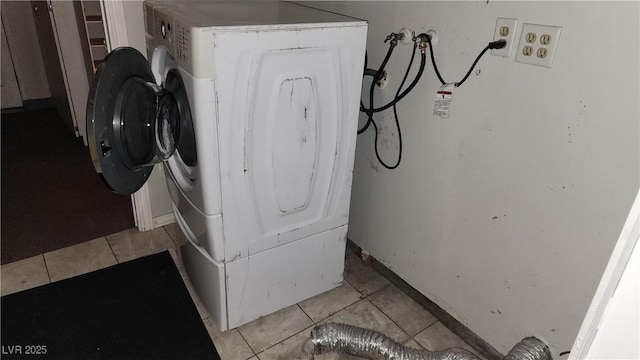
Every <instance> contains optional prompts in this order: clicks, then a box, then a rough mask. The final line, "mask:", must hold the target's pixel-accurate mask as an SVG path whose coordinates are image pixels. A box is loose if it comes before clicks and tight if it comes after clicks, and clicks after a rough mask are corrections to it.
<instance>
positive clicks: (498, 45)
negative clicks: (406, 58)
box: [427, 36, 507, 87]
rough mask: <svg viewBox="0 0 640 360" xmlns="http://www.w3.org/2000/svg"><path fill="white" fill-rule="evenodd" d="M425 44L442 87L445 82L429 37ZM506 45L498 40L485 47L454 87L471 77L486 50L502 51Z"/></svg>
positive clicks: (504, 41)
mask: <svg viewBox="0 0 640 360" xmlns="http://www.w3.org/2000/svg"><path fill="white" fill-rule="evenodd" d="M427 42H428V43H429V53H430V54H431V63H432V64H433V70H434V71H435V72H436V76H438V80H440V83H441V84H442V85H444V84H446V83H447V82H446V81H444V79H443V78H442V75H440V71H439V70H438V65H436V59H435V57H434V55H433V46H431V37H430V36H427ZM506 45H507V42H506V40H498V41H492V42H490V43H489V44H488V45H487V46H485V48H484V49H483V50H482V51H481V52H480V54H479V55H478V56H477V57H476V60H475V61H474V62H473V64H472V65H471V67H470V68H469V71H467V74H466V75H465V76H464V77H463V78H462V80H460V81H458V82H457V83H456V87H460V86H462V84H464V82H465V81H467V78H468V77H469V75H471V72H472V71H473V69H474V68H475V67H476V65H477V64H478V61H480V58H482V56H483V55H484V54H485V53H486V52H487V50H489V49H502V48H504V47H505V46H506Z"/></svg>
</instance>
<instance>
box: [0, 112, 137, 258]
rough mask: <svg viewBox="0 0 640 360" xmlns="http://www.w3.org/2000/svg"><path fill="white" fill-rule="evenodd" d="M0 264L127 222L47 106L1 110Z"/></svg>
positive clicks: (120, 199) (126, 204)
mask: <svg viewBox="0 0 640 360" xmlns="http://www.w3.org/2000/svg"><path fill="white" fill-rule="evenodd" d="M1 124H2V169H1V171H2V172H1V174H2V226H1V235H2V241H1V244H2V248H1V250H2V256H1V257H2V264H5V263H8V262H12V261H16V260H21V259H24V258H27V257H30V256H34V255H37V254H42V253H45V252H48V251H52V250H56V249H60V248H63V247H66V246H69V245H74V244H77V243H80V242H84V241H87V240H92V239H95V238H98V237H101V236H105V235H109V234H113V233H116V232H118V231H122V230H125V229H129V228H132V227H134V222H133V210H132V207H131V199H130V197H129V196H122V195H116V194H114V193H112V192H111V191H109V189H107V187H106V186H105V185H104V184H103V183H102V181H101V180H100V178H99V177H98V175H97V174H96V172H95V170H94V168H93V164H92V163H91V156H90V155H89V149H88V148H87V147H85V146H84V145H83V144H82V140H81V139H80V138H76V137H75V136H73V134H72V133H71V131H70V130H69V129H68V128H66V127H65V125H64V123H63V122H62V120H60V119H59V118H58V115H57V113H56V111H55V110H54V109H44V110H33V111H23V112H17V113H12V114H3V115H2V119H1Z"/></svg>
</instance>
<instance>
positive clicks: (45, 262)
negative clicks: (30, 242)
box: [40, 253, 53, 284]
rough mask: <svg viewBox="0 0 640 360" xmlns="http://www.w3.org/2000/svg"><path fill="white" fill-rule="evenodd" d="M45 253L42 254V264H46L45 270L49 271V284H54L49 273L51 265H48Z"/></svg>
mask: <svg viewBox="0 0 640 360" xmlns="http://www.w3.org/2000/svg"><path fill="white" fill-rule="evenodd" d="M44 254H45V253H42V254H40V256H42V262H43V263H44V269H45V270H46V271H47V278H48V279H49V284H52V283H53V281H51V273H49V265H47V258H45V257H44Z"/></svg>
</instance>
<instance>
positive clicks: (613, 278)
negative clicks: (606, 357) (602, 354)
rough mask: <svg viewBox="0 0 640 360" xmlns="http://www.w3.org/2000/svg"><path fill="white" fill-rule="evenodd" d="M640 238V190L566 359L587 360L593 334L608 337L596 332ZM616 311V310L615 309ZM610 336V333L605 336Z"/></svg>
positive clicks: (593, 337) (594, 336)
mask: <svg viewBox="0 0 640 360" xmlns="http://www.w3.org/2000/svg"><path fill="white" fill-rule="evenodd" d="M639 237H640V191H639V192H638V194H637V195H636V198H635V201H634V202H633V205H632V206H631V210H630V211H629V215H628V216H627V220H626V222H625V224H624V226H623V227H622V231H621V232H620V237H619V238H618V241H617V242H616V245H615V247H614V248H613V252H612V253H611V257H610V258H609V263H608V264H607V267H606V268H605V270H604V274H603V275H602V278H601V280H600V284H599V285H598V288H597V290H596V292H595V295H594V296H593V300H592V301H591V305H590V306H589V309H588V310H587V314H586V316H585V318H584V321H583V322H582V326H581V327H580V331H578V336H577V337H576V340H575V342H574V344H573V348H572V349H571V353H570V354H569V358H568V359H569V360H577V359H586V358H588V357H589V356H590V353H589V351H590V350H591V346H592V345H593V343H594V340H595V339H596V335H599V336H603V335H604V336H606V335H607V334H602V333H598V330H599V329H600V327H601V325H602V322H603V320H604V319H605V318H606V317H607V311H608V310H609V309H608V308H609V305H610V304H611V301H612V298H613V296H614V295H615V293H616V290H617V287H618V284H619V283H620V280H621V278H622V276H623V274H625V271H629V270H628V266H627V265H628V264H629V259H630V258H631V254H632V253H633V251H634V249H635V251H640V249H636V247H637V244H638V238H639ZM616 310H617V309H616ZM608 335H611V334H608Z"/></svg>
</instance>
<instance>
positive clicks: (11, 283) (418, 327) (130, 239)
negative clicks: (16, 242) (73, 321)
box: [0, 224, 475, 360]
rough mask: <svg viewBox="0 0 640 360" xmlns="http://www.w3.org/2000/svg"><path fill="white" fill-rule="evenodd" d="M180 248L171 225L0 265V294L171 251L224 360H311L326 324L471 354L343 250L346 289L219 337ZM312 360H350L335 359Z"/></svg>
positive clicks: (333, 356) (180, 241)
mask: <svg viewBox="0 0 640 360" xmlns="http://www.w3.org/2000/svg"><path fill="white" fill-rule="evenodd" d="M183 243H184V238H183V237H181V236H180V233H179V232H178V230H177V228H176V226H175V224H172V225H168V226H165V227H163V228H158V229H156V230H153V231H149V232H145V233H140V232H138V231H137V230H135V229H131V230H126V231H123V232H120V233H117V234H113V235H109V236H106V237H102V238H98V239H94V240H91V241H87V242H85V243H81V244H78V245H74V246H70V247H67V248H64V249H60V250H56V251H52V252H48V253H45V254H42V255H38V256H34V257H31V258H28V259H24V260H21V261H16V262H14V263H10V264H5V265H2V267H1V269H0V287H1V294H2V295H7V294H11V293H15V292H18V291H22V290H26V289H30V288H33V287H37V286H40V285H44V284H47V283H50V282H55V281H58V280H62V279H66V278H70V277H73V276H77V275H81V274H85V273H88V272H91V271H95V270H99V269H102V268H105V267H108V266H112V265H115V264H117V263H121V262H125V261H129V260H133V259H136V258H139V257H142V256H146V255H150V254H154V253H158V252H161V251H164V250H169V252H170V253H171V256H172V257H173V259H174V261H175V262H176V265H177V266H178V270H179V271H180V273H181V274H182V277H183V279H185V284H186V285H187V289H189V292H190V293H191V294H192V297H194V303H195V304H196V307H197V309H198V312H199V313H200V315H201V317H202V320H203V322H204V325H205V326H206V328H207V331H208V332H209V335H210V336H211V339H212V340H213V342H214V344H215V345H216V348H217V349H218V352H219V353H220V356H221V357H222V359H223V360H247V359H250V360H272V359H287V360H294V359H309V358H310V353H311V350H312V346H311V344H310V342H309V340H310V332H311V329H312V328H313V326H315V325H316V324H322V323H326V322H329V321H335V322H343V323H347V324H351V325H355V326H360V327H364V328H369V329H374V330H376V331H379V332H381V333H383V334H386V335H387V336H389V337H391V338H393V339H394V340H396V341H399V342H401V343H403V344H405V345H407V346H411V347H414V348H422V349H428V350H442V349H445V348H449V347H462V348H466V349H468V350H470V351H472V352H474V353H475V351H474V350H473V349H472V348H471V347H470V346H469V345H467V344H466V343H465V342H464V341H462V340H461V339H460V338H458V337H457V336H456V335H455V334H454V333H452V332H451V331H449V330H448V329H447V328H446V327H445V326H444V325H443V324H442V323H440V322H439V321H438V320H437V319H436V318H435V317H434V316H433V315H431V314H430V313H429V312H427V311H426V310H425V309H423V308H422V307H421V306H420V305H418V304H417V303H416V302H415V301H413V300H412V299H411V298H409V297H408V296H407V295H406V294H405V293H404V292H402V291H401V290H400V289H398V288H397V287H396V286H395V285H393V284H390V283H389V281H388V280H387V279H385V278H384V277H383V276H381V275H380V274H378V273H377V272H376V271H375V270H374V269H373V268H372V267H370V266H366V265H365V264H364V263H363V262H362V261H361V260H360V259H359V258H358V256H357V255H356V254H354V253H353V251H351V250H350V249H347V256H346V258H345V282H344V283H343V285H342V286H340V287H338V288H336V289H333V290H330V291H327V292H326V293H324V294H320V295H318V296H316V297H313V298H311V299H308V300H305V301H302V302H300V303H298V304H296V305H293V306H290V307H288V308H285V309H282V310H280V311H277V312H275V313H273V314H271V315H267V316H265V317H262V318H260V319H258V320H255V321H253V322H251V323H249V324H246V325H243V326H240V327H239V328H237V329H233V330H230V331H226V332H223V333H221V332H220V331H218V329H216V328H215V326H214V325H213V323H212V322H211V319H210V318H209V315H208V314H207V311H206V310H205V309H204V307H203V306H202V304H201V303H200V301H199V300H198V299H197V297H196V296H195V295H194V291H193V287H192V286H191V284H190V283H189V281H188V278H187V274H186V272H185V271H184V268H183V267H182V264H181V262H180V261H179V256H180V255H179V250H178V247H179V246H180V245H182V244H183ZM315 358H316V359H318V360H345V359H356V358H355V357H352V356H347V355H342V354H335V353H334V354H323V355H317V356H316V357H315Z"/></svg>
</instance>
